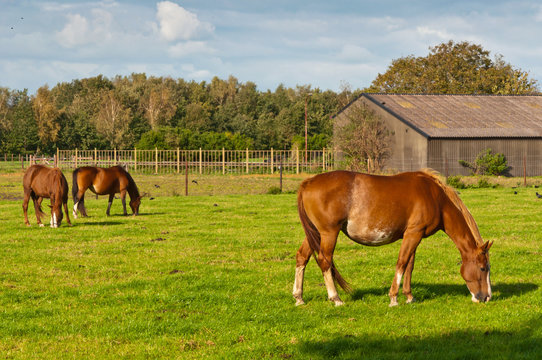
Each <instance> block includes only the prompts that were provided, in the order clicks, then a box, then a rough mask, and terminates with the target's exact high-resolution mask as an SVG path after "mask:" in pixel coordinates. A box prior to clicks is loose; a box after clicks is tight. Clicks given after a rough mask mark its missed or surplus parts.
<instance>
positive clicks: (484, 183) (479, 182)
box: [478, 178, 493, 188]
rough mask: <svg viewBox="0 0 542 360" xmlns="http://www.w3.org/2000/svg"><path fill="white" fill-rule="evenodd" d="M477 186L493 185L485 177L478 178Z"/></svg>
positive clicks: (486, 186)
mask: <svg viewBox="0 0 542 360" xmlns="http://www.w3.org/2000/svg"><path fill="white" fill-rule="evenodd" d="M478 187H479V188H490V187H493V185H491V184H490V183H489V181H487V179H486V178H480V179H479V180H478Z"/></svg>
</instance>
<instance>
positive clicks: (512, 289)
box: [351, 283, 538, 302]
mask: <svg viewBox="0 0 542 360" xmlns="http://www.w3.org/2000/svg"><path fill="white" fill-rule="evenodd" d="M491 289H492V291H493V300H504V299H508V298H510V297H512V296H518V295H522V294H524V293H528V292H531V291H535V290H537V289H538V285H537V284H533V283H516V284H505V283H495V284H492V285H491ZM388 291H389V288H387V287H386V288H385V287H382V288H371V289H356V290H354V291H353V292H352V295H351V296H352V299H353V300H362V299H363V297H365V296H367V295H374V296H386V295H388ZM399 294H400V295H401V294H402V293H401V292H400V293H399ZM412 294H413V295H414V297H415V298H416V300H417V301H418V302H420V301H423V300H427V299H435V298H438V297H441V296H449V295H465V296H470V294H469V290H468V289H467V285H457V284H455V285H449V284H425V283H421V284H419V283H413V284H412Z"/></svg>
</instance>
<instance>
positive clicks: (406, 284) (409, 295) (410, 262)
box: [403, 251, 416, 304]
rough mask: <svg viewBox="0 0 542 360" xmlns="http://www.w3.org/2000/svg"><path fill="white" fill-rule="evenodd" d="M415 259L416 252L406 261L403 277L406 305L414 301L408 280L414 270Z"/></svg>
mask: <svg viewBox="0 0 542 360" xmlns="http://www.w3.org/2000/svg"><path fill="white" fill-rule="evenodd" d="M415 257H416V252H415V251H414V253H413V254H412V256H411V257H410V260H408V265H407V267H406V270H405V276H404V279H403V294H404V295H405V296H406V297H407V301H406V303H407V304H410V303H412V302H414V301H415V299H414V297H413V296H412V291H411V289H410V280H411V279H412V270H413V269H414V258H415Z"/></svg>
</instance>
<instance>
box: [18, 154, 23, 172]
mask: <svg viewBox="0 0 542 360" xmlns="http://www.w3.org/2000/svg"><path fill="white" fill-rule="evenodd" d="M19 159H20V160H21V170H24V156H22V155H19Z"/></svg>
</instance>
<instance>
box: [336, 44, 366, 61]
mask: <svg viewBox="0 0 542 360" xmlns="http://www.w3.org/2000/svg"><path fill="white" fill-rule="evenodd" d="M371 56H372V54H371V52H370V51H369V50H367V49H365V48H363V47H361V46H358V45H352V44H346V45H343V47H342V49H341V51H340V52H339V53H338V54H337V58H338V59H341V60H354V61H359V62H361V61H365V60H366V59H367V58H369V57H371Z"/></svg>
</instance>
